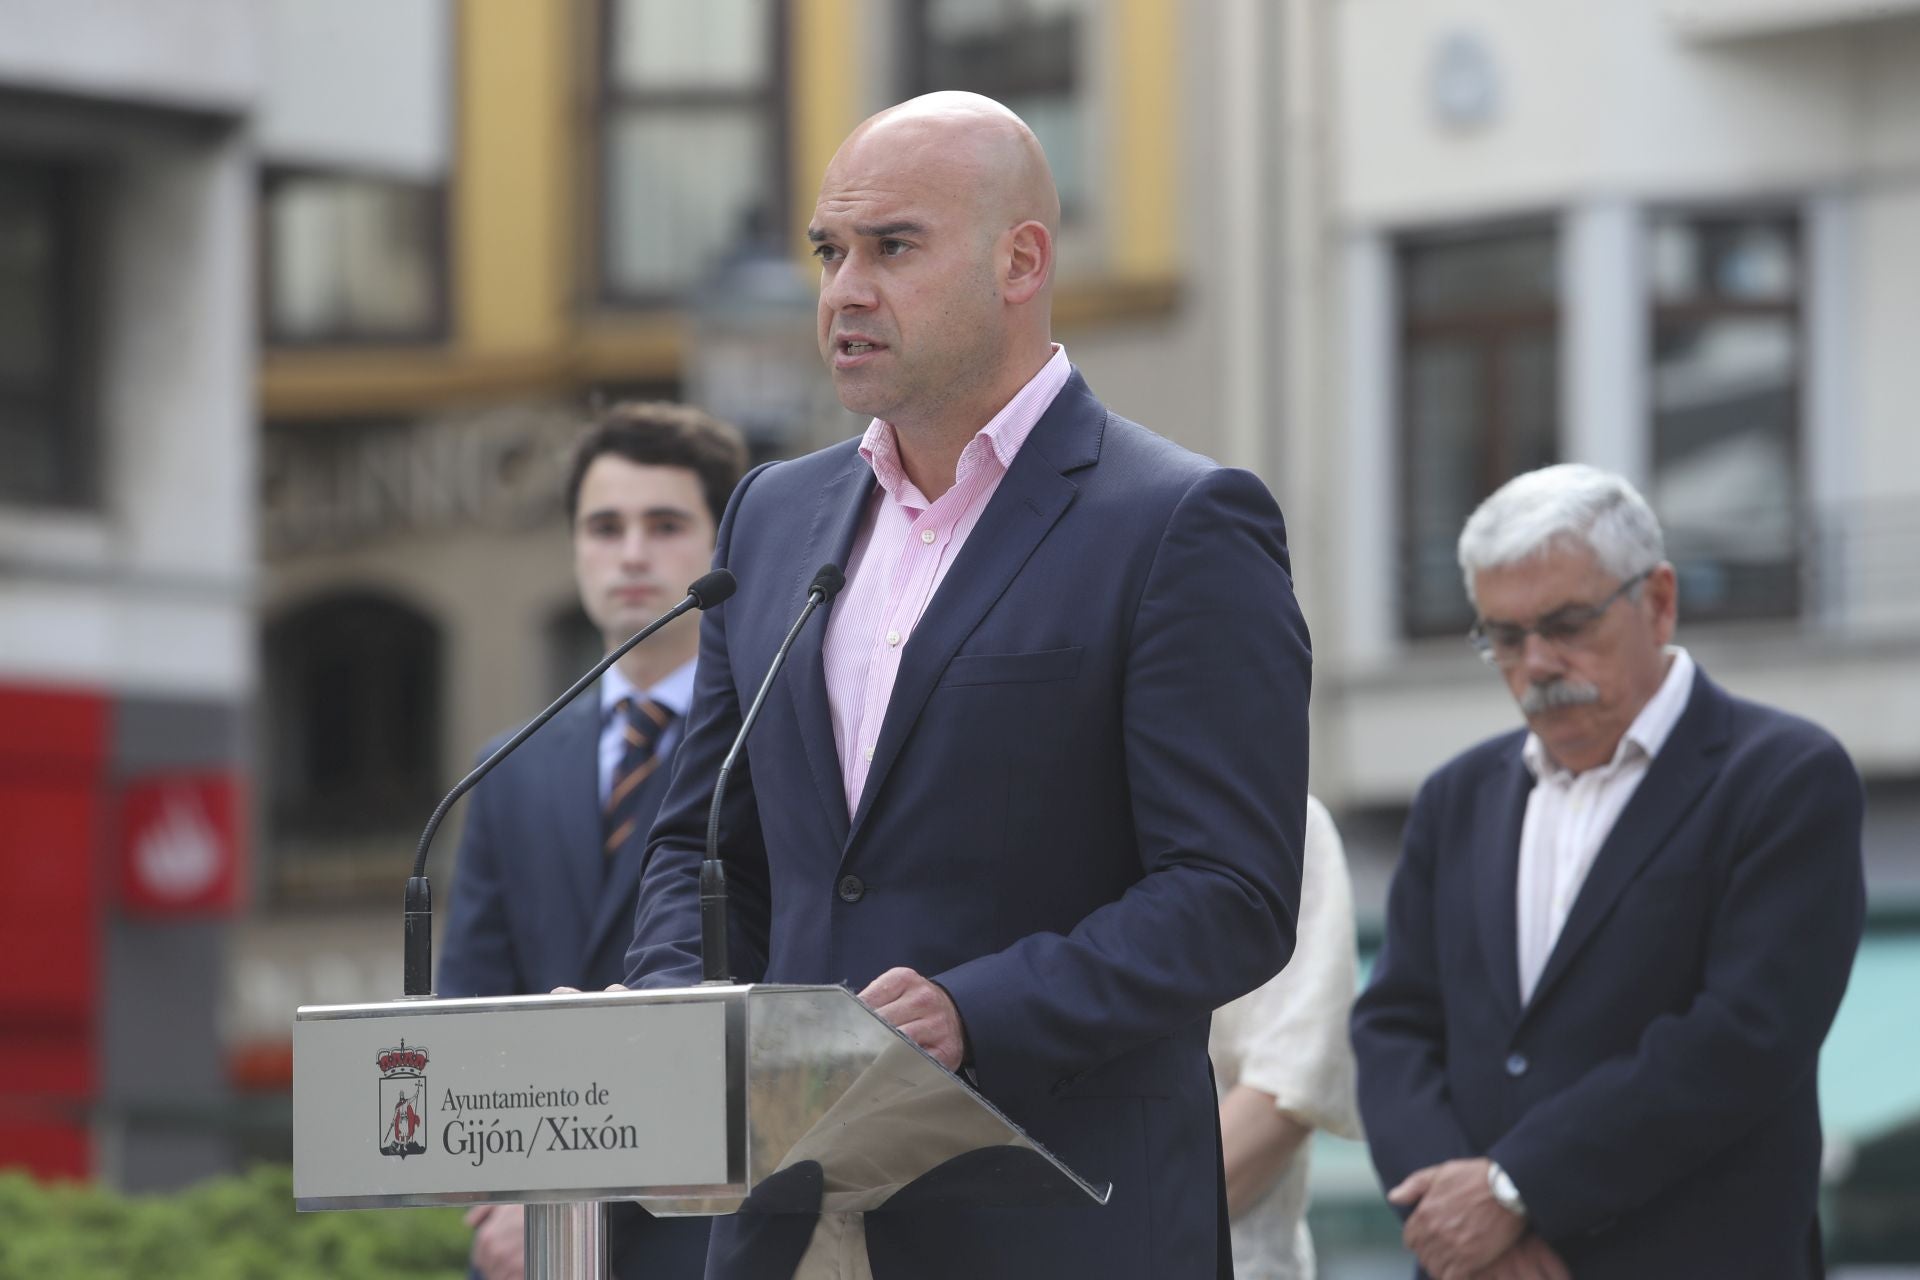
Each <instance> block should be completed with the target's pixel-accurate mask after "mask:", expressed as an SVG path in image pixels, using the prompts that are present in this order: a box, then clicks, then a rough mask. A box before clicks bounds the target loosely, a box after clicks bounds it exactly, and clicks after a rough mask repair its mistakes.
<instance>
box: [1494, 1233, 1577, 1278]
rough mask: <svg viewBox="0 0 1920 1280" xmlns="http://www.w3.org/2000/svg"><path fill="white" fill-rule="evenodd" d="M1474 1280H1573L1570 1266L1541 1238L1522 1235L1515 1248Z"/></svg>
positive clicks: (1498, 1258)
mask: <svg viewBox="0 0 1920 1280" xmlns="http://www.w3.org/2000/svg"><path fill="white" fill-rule="evenodd" d="M1474 1280H1573V1273H1572V1272H1571V1271H1568V1270H1567V1264H1566V1263H1564V1262H1562V1261H1560V1255H1559V1254H1557V1253H1555V1252H1554V1251H1553V1246H1552V1245H1550V1244H1548V1243H1547V1242H1546V1241H1545V1240H1542V1239H1541V1238H1540V1237H1539V1236H1535V1235H1525V1236H1521V1237H1520V1239H1519V1241H1518V1242H1516V1243H1515V1244H1514V1246H1513V1248H1511V1249H1509V1250H1507V1251H1506V1252H1505V1253H1503V1254H1501V1255H1500V1256H1499V1257H1497V1258H1495V1259H1494V1260H1493V1265H1492V1266H1490V1267H1488V1268H1487V1269H1486V1270H1485V1271H1480V1272H1476V1273H1475V1275H1474Z"/></svg>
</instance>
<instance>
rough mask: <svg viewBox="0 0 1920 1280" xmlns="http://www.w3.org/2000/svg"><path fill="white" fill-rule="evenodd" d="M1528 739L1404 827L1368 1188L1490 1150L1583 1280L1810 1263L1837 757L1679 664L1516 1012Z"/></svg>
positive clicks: (1370, 1113)
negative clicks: (1530, 990) (1654, 744)
mask: <svg viewBox="0 0 1920 1280" xmlns="http://www.w3.org/2000/svg"><path fill="white" fill-rule="evenodd" d="M1524 740H1525V733H1524V732H1516V733H1511V734H1507V735H1506V736H1504V737H1500V738H1495V739H1493V740H1492V741H1490V742H1487V743H1483V744H1482V745H1480V746H1478V747H1475V748H1473V749H1472V750H1470V751H1468V752H1466V753H1465V754H1464V755H1461V756H1459V757H1458V758H1456V759H1455V760H1453V761H1452V762H1451V763H1449V764H1448V765H1447V766H1446V767H1444V768H1442V769H1441V770H1440V771H1439V772H1438V773H1436V774H1435V775H1434V776H1433V777H1432V778H1430V779H1429V780H1428V781H1427V784H1426V785H1425V786H1424V787H1423V788H1422V789H1421V791H1420V795H1419V798H1418V799H1417V800H1416V801H1415V802H1414V807H1413V813H1412V816H1411V817H1410V818H1409V819H1408V822H1407V833H1406V843H1405V849H1404V852H1403V854H1402V857H1401V862H1400V867H1399V870H1398V871H1397V872H1396V874H1395V876H1394V883H1393V889H1392V893H1391V896H1390V899H1389V903H1388V912H1387V927H1386V938H1385V943H1384V945H1383V947H1382V949H1381V952H1380V958H1379V961H1378V963H1377V965H1376V966H1375V969H1374V977H1373V980H1372V983H1371V984H1370V985H1369V987H1368V988H1367V990H1366V991H1365V992H1364V993H1363V994H1362V995H1361V997H1360V1000H1359V1002H1358V1004H1357V1005H1356V1008H1355V1012H1354V1018H1353V1035H1354V1047H1355V1049H1356V1051H1357V1053H1358V1058H1359V1068H1360V1106H1361V1112H1362V1115H1363V1117H1364V1119H1365V1121H1366V1128H1367V1140H1368V1143H1369V1145H1370V1146H1371V1148H1372V1151H1373V1159H1374V1163H1375V1165H1376V1167H1377V1168H1378V1169H1379V1172H1380V1178H1381V1181H1382V1182H1383V1183H1384V1184H1385V1185H1387V1186H1392V1185H1394V1184H1395V1183H1397V1182H1399V1181H1400V1180H1401V1179H1402V1178H1405V1177H1406V1176H1407V1175H1408V1174H1410V1173H1412V1172H1414V1171H1415V1170H1416V1169H1419V1168H1422V1167H1424V1166H1427V1165H1432V1164H1438V1163H1440V1162H1441V1161H1444V1160H1449V1159H1453V1158H1455V1157H1462V1156H1477V1155H1484V1156H1489V1157H1491V1158H1492V1159H1493V1160H1495V1161H1497V1162H1498V1163H1499V1164H1500V1165H1501V1167H1502V1168H1504V1169H1505V1170H1506V1171H1507V1172H1508V1174H1509V1175H1511V1176H1512V1178H1513V1181H1514V1184H1515V1186H1517V1187H1518V1188H1519V1191H1520V1194H1521V1197H1522V1198H1523V1199H1524V1200H1525V1202H1526V1206H1527V1212H1528V1216H1529V1222H1530V1225H1531V1226H1532V1228H1533V1229H1534V1230H1536V1231H1537V1232H1538V1233H1539V1234H1540V1235H1541V1236H1542V1237H1543V1238H1544V1239H1545V1240H1546V1241H1547V1242H1548V1243H1549V1244H1550V1245H1552V1246H1553V1247H1554V1248H1555V1249H1556V1250H1557V1251H1559V1253H1560V1255H1561V1256H1562V1258H1563V1259H1564V1260H1565V1261H1566V1262H1567V1264H1568V1266H1569V1268H1570V1269H1571V1270H1572V1271H1573V1274H1574V1275H1576V1276H1578V1277H1580V1278H1581V1280H1588V1278H1589V1277H1598V1278H1602V1280H1604V1278H1605V1277H1621V1278H1622V1280H1627V1278H1628V1277H1632V1278H1635V1280H1638V1278H1639V1277H1646V1276H1728V1277H1734V1276H1739V1277H1801V1276H1817V1275H1820V1274H1821V1273H1822V1268H1821V1261H1820V1239H1819V1226H1818V1223H1817V1221H1816V1218H1815V1200H1816V1195H1817V1192H1818V1184H1819V1173H1820V1112H1819V1103H1818V1098H1817V1096H1816V1090H1815V1075H1816V1065H1817V1061H1818V1058H1819V1052H1820V1043H1821V1041H1822V1040H1823V1039H1824V1038H1825V1037H1826V1034H1827V1028H1828V1026H1829V1025H1830V1024H1831V1023H1832V1021H1833V1015H1834V1010H1835V1009H1836V1008H1837V1007H1838V1006H1839V1003H1840V996H1841V993H1842V992H1843V991H1844V990H1845V988H1846V985H1847V975H1848V973H1849V971H1850V970H1851V968H1852V965H1853V956H1854V951H1855V949H1856V947H1857V946H1858V944H1859V940H1860V929H1861V921H1862V917H1863V914H1864V910H1865V897H1864V890H1863V886H1862V875H1861V859H1860V823H1861V810H1862V800H1861V787H1860V780H1859V776H1858V775H1857V774H1856V773H1855V771H1854V768H1853V765H1852V762H1851V761H1850V760H1849V759H1848V758H1847V755H1846V752H1845V751H1843V750H1842V749H1841V747H1840V745H1839V744H1838V743H1836V742H1835V741H1834V740H1833V739H1832V738H1831V737H1830V736H1828V735H1827V733H1826V732H1824V731H1823V730H1821V729H1819V728H1816V727H1815V726H1813V725H1811V724H1808V723H1807V722H1806V721H1804V720H1798V719H1795V718H1794V717H1792V716H1788V715H1785V714H1782V713H1781V712H1778V711H1774V710H1771V709H1769V708H1766V707H1762V706H1757V705H1755V704H1754V703H1751V702H1746V701H1742V700H1740V699H1738V698H1734V697H1731V696H1729V695H1728V694H1727V693H1726V692H1724V691H1723V690H1721V689H1720V688H1719V686H1717V685H1715V684H1714V683H1713V682H1712V681H1711V680H1709V679H1707V677H1706V675H1705V674H1704V673H1700V674H1697V675H1696V676H1695V679H1694V685H1693V690H1692V694H1691V696H1690V698H1689V700H1688V703H1687V707H1686V710H1685V712H1684V713H1683V714H1682V715H1681V718H1680V720H1679V722H1678V723H1677V724H1676V726H1675V728H1674V730H1673V733H1672V735H1671V736H1670V737H1669V738H1668V739H1667V742H1666V744H1665V745H1664V746H1663V747H1662V749H1661V751H1660V754H1659V755H1658V756H1656V757H1655V758H1654V760H1653V762H1652V763H1651V764H1650V765H1649V766H1648V770H1647V773H1646V776H1645V777H1644V778H1643V779H1642V781H1641V783H1640V786H1639V789H1638V790H1636V791H1635V792H1634V794H1633V797H1632V798H1631V799H1630V800H1629V801H1628V803H1627V807H1626V808H1625V810H1624V811H1622V813H1621V815H1620V817H1619V820H1618V821H1617V822H1616V823H1615V824H1614V827H1613V830H1612V832H1611V833H1610V834H1609V835H1608V837H1607V839H1606V841H1605V843H1604V844H1603V845H1602V846H1601V849H1600V852H1599V854H1598V855H1597V856H1596V857H1595V859H1594V862H1593V866H1592V869H1591V870H1590V871H1589V872H1588V874H1587V879H1586V882H1585V883H1584V884H1583V885H1582V886H1581V888H1580V891H1579V893H1578V895H1577V896H1576V897H1575V899H1574V904H1573V908H1572V911H1571V912H1570V914H1569V915H1568V916H1567V921H1566V925H1565V927H1564V929H1563V930H1562V932H1561V934H1560V937H1559V940H1558V941H1557V943H1556V944H1555V946H1554V949H1553V952H1552V954H1551V955H1550V956H1549V957H1548V960H1547V966H1546V969H1545V970H1544V971H1543V972H1542V974H1541V977H1540V981H1539V984H1538V986H1537V987H1536V989H1535V992H1534V996H1533V999H1532V1000H1530V1001H1529V1002H1528V1003H1527V1004H1526V1005H1525V1006H1522V1005H1521V1003H1520V997H1519V975H1518V968H1519V966H1518V961H1517V960H1516V958H1515V940H1514V939H1515V927H1516V925H1515V907H1514V886H1515V876H1516V874H1517V868H1518V865H1519V850H1520V826H1521V819H1522V817H1523V816H1524V814H1525V811H1526V804H1527V794H1528V792H1529V790H1530V789H1531V788H1532V785H1533V776H1532V774H1531V773H1529V772H1528V770H1527V767H1526V765H1525V764H1524V763H1523V762H1522V760H1521V754H1520V748H1521V744H1522V742H1524Z"/></svg>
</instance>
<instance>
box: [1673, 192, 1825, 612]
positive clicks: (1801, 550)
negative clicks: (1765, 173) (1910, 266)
mask: <svg viewBox="0 0 1920 1280" xmlns="http://www.w3.org/2000/svg"><path fill="white" fill-rule="evenodd" d="M1663 221H1680V222H1684V223H1688V224H1692V225H1698V224H1702V223H1713V222H1721V223H1738V222H1742V221H1776V222H1781V223H1784V224H1786V226H1787V228H1788V237H1789V242H1790V244H1791V246H1792V248H1793V252H1794V272H1795V274H1794V287H1793V293H1792V296H1791V298H1789V299H1788V300H1786V301H1782V302H1765V301H1757V300H1753V299H1731V298H1716V297H1713V296H1711V295H1708V296H1695V297H1693V298H1688V299H1685V300H1682V301H1678V302H1670V301H1666V300H1663V299H1662V298H1660V297H1659V295H1658V292H1657V290H1656V289H1655V287H1654V282H1653V279H1652V276H1651V267H1650V262H1649V261H1643V262H1642V263H1641V264H1640V269H1641V287H1642V288H1643V289H1644V291H1645V298H1646V325H1647V329H1646V350H1645V357H1646V376H1645V378H1644V379H1643V382H1644V393H1643V394H1644V401H1643V405H1642V421H1643V422H1644V423H1645V430H1646V448H1647V454H1646V457H1647V475H1648V489H1649V501H1652V500H1653V498H1652V493H1653V492H1654V491H1655V490H1656V489H1657V485H1658V483H1659V474H1660V407H1659V405H1658V404H1657V403H1656V394H1657V392H1656V388H1655V385H1654V384H1655V377H1654V375H1655V372H1656V370H1657V368H1658V362H1659V350H1660V336H1661V325H1662V323H1663V322H1672V323H1679V324H1702V323H1705V322H1710V321H1713V320H1717V319H1739V318H1742V317H1755V318H1766V319H1784V320H1785V321H1786V322H1787V327H1788V331H1789V332H1790V333H1791V334H1792V336H1793V355H1794V363H1793V384H1792V393H1791V396H1790V402H1791V405H1792V408H1791V410H1790V411H1789V419H1788V426H1787V441H1786V445H1787V456H1788V457H1789V458H1790V459H1791V460H1792V465H1793V474H1792V481H1793V497H1792V500H1791V501H1790V502H1789V504H1788V512H1789V514H1790V516H1791V518H1792V522H1793V533H1792V538H1791V544H1792V546H1793V548H1794V551H1793V555H1792V558H1791V559H1790V560H1789V561H1787V562H1786V565H1785V567H1786V568H1787V569H1788V570H1789V572H1787V574H1786V575H1785V579H1786V582H1787V591H1786V598H1785V600H1784V601H1783V602H1782V603H1781V605H1780V607H1778V608H1769V609H1765V610H1758V611H1755V610H1749V609H1740V608H1732V609H1727V608H1714V607H1711V606H1706V607H1702V606H1700V605H1698V604H1697V603H1696V604H1693V605H1691V606H1689V603H1688V602H1687V601H1686V600H1685V599H1683V600H1682V602H1681V603H1682V607H1683V608H1685V609H1687V611H1688V613H1687V616H1688V620H1689V621H1690V622H1697V623H1703V624H1709V625H1710V624H1715V623H1722V622H1730V623H1752V622H1784V621H1793V620H1797V619H1800V618H1803V617H1805V616H1807V612H1808V608H1809V606H1810V604H1811V603H1812V601H1813V599H1814V592H1813V591H1812V590H1810V589H1809V584H1808V582H1807V575H1808V573H1809V572H1810V569H1811V567H1812V564H1813V561H1814V557H1813V556H1811V555H1810V554H1809V551H1808V539H1809V536H1810V534H1811V533H1812V529H1811V527H1810V523H1809V521H1810V512H1809V509H1808V488H1807V456H1806V449H1807V418H1808V405H1807V388H1808V386H1809V383H1810V380H1811V378H1812V375H1813V369H1812V352H1811V350H1810V344H1811V342H1812V340H1813V334H1812V332H1811V329H1810V327H1809V325H1808V315H1807V308H1808V305H1809V302H1810V300H1811V298H1812V296H1813V293H1814V286H1813V283H1812V281H1811V280H1810V278H1809V277H1810V275H1811V273H1812V271H1813V260H1812V255H1811V253H1809V248H1810V244H1809V227H1808V216H1807V210H1806V208H1805V207H1804V206H1803V205H1802V204H1799V203H1797V202H1795V201H1793V200H1791V199H1773V200H1767V199H1760V200H1752V201H1710V202H1687V203H1663V204H1653V205H1648V206H1646V207H1645V208H1644V209H1642V210H1641V225H1642V227H1643V229H1644V230H1643V234H1644V236H1645V243H1647V244H1649V245H1650V244H1651V243H1652V239H1653V236H1654V233H1655V231H1656V230H1657V228H1658V226H1659V224H1660V223H1661V222H1663ZM1655 514H1656V515H1658V516H1659V518H1660V521H1661V525H1662V528H1663V530H1667V520H1666V516H1665V515H1664V514H1663V513H1661V512H1659V511H1658V509H1657V508H1656V512H1655ZM1667 532H1668V534H1669V542H1668V548H1667V550H1668V554H1669V559H1671V558H1672V553H1673V546H1672V542H1671V530H1667ZM1683 567H1684V566H1682V565H1680V564H1678V563H1676V564H1675V568H1676V569H1680V568H1683Z"/></svg>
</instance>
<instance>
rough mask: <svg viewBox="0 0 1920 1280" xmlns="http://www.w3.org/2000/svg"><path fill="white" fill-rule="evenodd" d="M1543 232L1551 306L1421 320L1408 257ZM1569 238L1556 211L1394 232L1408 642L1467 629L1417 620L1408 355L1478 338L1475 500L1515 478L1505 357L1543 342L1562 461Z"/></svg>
mask: <svg viewBox="0 0 1920 1280" xmlns="http://www.w3.org/2000/svg"><path fill="white" fill-rule="evenodd" d="M1539 234H1544V235H1545V236H1546V237H1547V238H1548V239H1549V240H1550V241H1551V242H1552V245H1553V251H1554V257H1555V263H1556V267H1555V273H1554V300H1553V302H1552V303H1550V304H1549V303H1540V304H1534V305H1526V306H1511V307H1507V308H1505V309H1493V308H1489V309H1488V310H1486V311H1484V312H1480V313H1476V314H1472V315H1466V316H1447V317H1424V318H1423V317H1418V316H1416V314H1415V312H1414V309H1413V306H1412V277H1413V273H1412V272H1411V271H1410V270H1408V260H1409V258H1410V257H1411V256H1412V255H1414V254H1416V253H1418V252H1420V251H1421V250H1425V249H1432V248H1436V247H1445V246H1447V245H1457V244H1466V243H1472V242H1476V241H1486V240H1495V239H1499V238H1502V237H1514V238H1517V237H1521V236H1527V235H1539ZM1565 240H1566V236H1565V232H1564V229H1563V227H1562V225H1561V222H1560V220H1559V218H1558V216H1557V215H1556V214H1554V213H1552V212H1540V213H1533V214H1522V215H1518V216H1515V217H1510V218H1502V219H1499V220H1498V221H1489V222H1479V223H1473V224H1470V225H1465V226H1454V227H1442V228H1419V229H1413V230H1408V231H1406V232H1403V233H1401V234H1399V235H1395V236H1393V237H1392V238H1391V239H1390V240H1389V246H1390V249H1391V252H1392V255H1393V259H1392V260H1393V306H1394V316H1393V333H1394V345H1393V358H1394V362H1395V368H1394V369H1393V371H1392V374H1391V376H1392V379H1393V382H1392V385H1393V388H1394V415H1395V417H1396V419H1397V421H1396V422H1395V424H1394V439H1395V441H1396V443H1397V444H1398V446H1399V456H1398V458H1397V459H1396V460H1395V464H1394V495H1395V499H1396V502H1397V504H1398V508H1399V513H1400V518H1399V520H1398V522H1397V524H1398V537H1397V538H1396V539H1395V543H1396V545H1395V548H1394V577H1393V598H1394V622H1395V627H1396V630H1397V634H1398V636H1399V637H1400V639H1401V640H1403V641H1414V642H1418V641H1425V640H1433V639H1437V638H1449V639H1457V638H1458V636H1459V635H1460V634H1462V633H1464V630H1465V628H1464V626H1462V627H1459V628H1456V627H1455V626H1454V625H1453V624H1452V622H1447V623H1444V624H1442V623H1430V624H1425V625H1420V624H1419V623H1418V620H1417V619H1416V618H1415V616H1414V606H1415V603H1416V601H1415V579H1414V575H1415V573H1416V572H1417V570H1418V564H1417V553H1418V550H1419V542H1420V533H1421V531H1420V530H1418V529H1416V528H1415V527H1414V525H1413V512H1414V478H1413V464H1414V461H1415V459H1416V457H1417V456H1418V455H1417V453H1416V429H1415V423H1414V416H1415V408H1414V403H1413V394H1412V392H1413V386H1412V382H1413V361H1412V360H1411V359H1410V358H1409V353H1410V352H1411V351H1412V349H1413V346H1414V343H1415V342H1416V341H1417V340H1419V339H1422V338H1442V339H1444V338H1461V337H1464V338H1468V339H1471V340H1473V341H1474V344H1475V346H1476V347H1477V348H1479V350H1478V352H1477V355H1478V359H1479V363H1480V369H1481V372H1482V374H1483V379H1482V383H1483V386H1484V387H1486V388H1487V389H1488V390H1487V393H1486V394H1487V396H1488V398H1489V400H1490V401H1491V404H1490V407H1489V411H1488V413H1487V415H1486V417H1485V419H1484V421H1483V422H1482V423H1481V424H1480V435H1481V439H1480V442H1479V444H1480V447H1479V449H1478V456H1477V457H1476V458H1475V465H1474V473H1475V478H1476V481H1477V484H1478V487H1479V489H1480V497H1479V498H1475V499H1473V501H1474V502H1478V501H1480V500H1481V499H1482V498H1484V497H1485V496H1486V495H1487V494H1490V493H1492V492H1493V490H1495V489H1497V488H1498V487H1499V486H1500V485H1501V484H1503V483H1504V482H1505V481H1506V480H1508V479H1510V478H1511V477H1512V476H1513V475H1514V474H1515V472H1514V470H1513V461H1512V459H1513V454H1514V444H1513V438H1512V437H1513V431H1512V429H1511V427H1510V426H1509V425H1508V421H1509V416H1510V415H1508V414H1507V413H1505V412H1504V411H1503V409H1504V406H1503V404H1502V401H1503V399H1504V397H1501V396H1500V395H1499V394H1498V391H1497V388H1498V387H1499V385H1500V379H1499V376H1498V375H1499V373H1500V371H1501V369H1502V366H1503V363H1504V362H1503V359H1502V357H1501V355H1500V353H1501V352H1502V351H1503V350H1505V349H1506V347H1507V346H1508V345H1509V344H1510V343H1511V342H1512V341H1513V340H1514V338H1515V337H1517V336H1523V335H1524V336H1537V337H1543V338H1545V339H1546V340H1547V341H1548V343H1549V346H1550V347H1551V349H1552V350H1553V352H1554V361H1555V383H1556V387H1557V388H1558V389H1559V390H1560V392H1561V395H1560V396H1556V399H1555V404H1554V432H1553V435H1554V441H1555V456H1556V457H1559V456H1560V455H1561V453H1562V448H1561V446H1562V444H1563V443H1564V432H1565V428H1566V423H1565V420H1564V419H1565V412H1564V404H1563V403H1562V399H1563V396H1564V390H1565V386H1566V348H1565V337H1566V323H1567V307H1566V301H1565V297H1564V294H1565V284H1564V280H1565V275H1564V258H1563V256H1562V255H1564V253H1565V249H1566V246H1565ZM1490 438H1491V439H1492V444H1491V446H1489V439H1490ZM1469 509H1471V508H1469ZM1463 592H1464V588H1463ZM1463 598H1464V597H1463Z"/></svg>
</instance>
